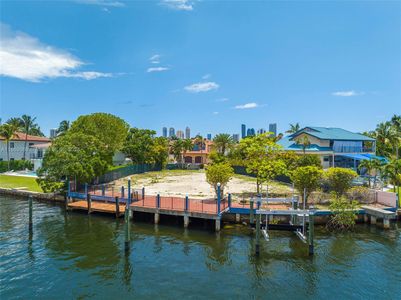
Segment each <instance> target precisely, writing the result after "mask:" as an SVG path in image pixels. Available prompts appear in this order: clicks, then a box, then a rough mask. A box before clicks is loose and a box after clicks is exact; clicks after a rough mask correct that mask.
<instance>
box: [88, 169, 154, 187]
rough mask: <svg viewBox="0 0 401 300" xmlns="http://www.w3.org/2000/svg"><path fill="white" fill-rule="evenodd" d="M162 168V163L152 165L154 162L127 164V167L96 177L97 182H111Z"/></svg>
mask: <svg viewBox="0 0 401 300" xmlns="http://www.w3.org/2000/svg"><path fill="white" fill-rule="evenodd" d="M160 170H161V167H160V165H152V164H141V165H127V166H125V167H121V168H118V169H115V170H112V171H110V172H107V173H106V174H104V175H102V176H99V177H98V178H97V179H96V184H100V183H107V182H111V181H114V180H117V179H120V178H123V177H126V176H129V175H133V174H140V173H145V172H149V171H160Z"/></svg>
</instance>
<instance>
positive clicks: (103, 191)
mask: <svg viewBox="0 0 401 300" xmlns="http://www.w3.org/2000/svg"><path fill="white" fill-rule="evenodd" d="M104 194H105V188H104V184H102V196H104Z"/></svg>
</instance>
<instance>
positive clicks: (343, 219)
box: [327, 193, 359, 230]
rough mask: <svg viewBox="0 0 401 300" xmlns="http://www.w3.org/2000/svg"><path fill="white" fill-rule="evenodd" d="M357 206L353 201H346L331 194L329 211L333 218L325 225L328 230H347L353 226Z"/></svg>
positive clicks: (342, 197)
mask: <svg viewBox="0 0 401 300" xmlns="http://www.w3.org/2000/svg"><path fill="white" fill-rule="evenodd" d="M358 207H359V204H358V202H357V201H355V200H351V201H350V200H348V199H347V198H345V197H344V196H336V195H335V194H334V193H333V198H332V200H331V203H330V210H331V211H332V212H333V216H332V217H331V218H330V221H329V222H328V223H327V228H329V229H330V230H349V229H352V228H353V227H354V225H355V221H356V214H357V212H358Z"/></svg>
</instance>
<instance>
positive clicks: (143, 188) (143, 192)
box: [142, 187, 145, 200]
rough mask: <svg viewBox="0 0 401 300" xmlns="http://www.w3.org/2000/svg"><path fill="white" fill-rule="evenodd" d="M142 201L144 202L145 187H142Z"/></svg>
mask: <svg viewBox="0 0 401 300" xmlns="http://www.w3.org/2000/svg"><path fill="white" fill-rule="evenodd" d="M142 200H145V187H142Z"/></svg>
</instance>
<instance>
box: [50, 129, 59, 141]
mask: <svg viewBox="0 0 401 300" xmlns="http://www.w3.org/2000/svg"><path fill="white" fill-rule="evenodd" d="M56 136H57V129H56V128H52V129H50V138H51V139H53V138H55V137H56Z"/></svg>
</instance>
